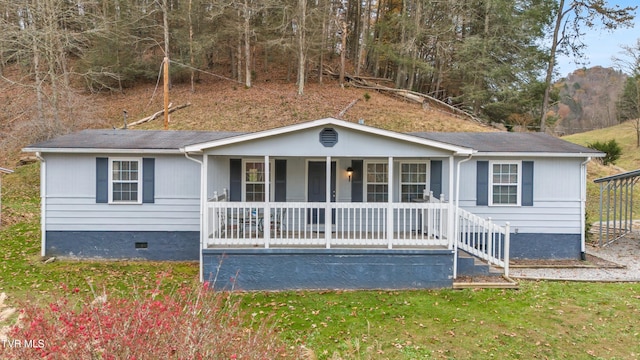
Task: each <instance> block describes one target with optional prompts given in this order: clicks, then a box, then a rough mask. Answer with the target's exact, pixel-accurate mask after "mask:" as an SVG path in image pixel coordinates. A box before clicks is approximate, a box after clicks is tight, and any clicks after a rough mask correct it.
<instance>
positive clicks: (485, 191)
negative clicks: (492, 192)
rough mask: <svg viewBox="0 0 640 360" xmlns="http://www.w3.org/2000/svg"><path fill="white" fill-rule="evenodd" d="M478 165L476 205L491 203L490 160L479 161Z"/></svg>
mask: <svg viewBox="0 0 640 360" xmlns="http://www.w3.org/2000/svg"><path fill="white" fill-rule="evenodd" d="M476 166H477V168H476V171H477V173H476V205H489V162H488V161H478V162H477V165H476ZM458 181H460V180H458Z"/></svg>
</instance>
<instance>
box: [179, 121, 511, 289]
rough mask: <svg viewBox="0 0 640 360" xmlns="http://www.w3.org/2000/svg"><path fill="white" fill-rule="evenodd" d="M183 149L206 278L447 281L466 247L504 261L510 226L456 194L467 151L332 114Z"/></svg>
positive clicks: (309, 282) (253, 285)
mask: <svg viewBox="0 0 640 360" xmlns="http://www.w3.org/2000/svg"><path fill="white" fill-rule="evenodd" d="M184 153H185V156H187V157H188V158H190V159H192V160H194V161H197V162H199V163H200V164H201V179H200V184H201V194H202V195H201V231H200V237H201V249H202V251H201V264H202V269H201V270H202V271H201V279H202V280H203V281H212V280H213V279H212V278H215V279H225V282H224V283H225V284H227V286H229V285H228V279H235V280H233V281H232V283H233V284H234V285H233V286H235V285H238V286H239V287H241V288H242V289H246V290H254V289H283V288H296V289H302V288H419V287H443V286H444V287H447V286H449V285H450V284H451V283H452V281H453V279H454V278H455V277H456V276H457V254H458V248H459V247H460V248H463V249H465V251H468V252H470V253H472V254H473V255H475V256H478V257H481V258H483V259H484V260H485V261H488V262H491V261H493V262H494V263H495V264H502V265H499V266H504V265H505V264H508V261H506V262H505V261H504V259H505V256H506V257H508V251H505V248H504V246H505V244H508V230H507V231H506V232H505V229H504V228H502V229H501V228H499V227H496V226H495V225H493V224H491V222H490V221H488V222H487V221H486V220H484V219H480V218H477V217H474V216H473V214H469V213H467V212H464V211H463V210H461V209H459V208H458V207H457V206H455V204H454V203H453V202H452V201H451V199H454V198H455V197H454V193H455V190H456V189H457V187H458V186H459V183H458V184H456V183H455V182H454V180H455V179H456V178H459V177H456V176H455V174H454V171H455V169H456V160H457V161H458V163H459V162H460V160H461V159H464V158H463V157H468V156H470V154H471V153H472V150H470V149H467V148H461V147H457V146H452V145H448V144H445V143H437V142H434V141H431V140H426V139H422V138H419V137H413V136H407V135H404V134H397V133H393V132H389V131H384V130H380V129H372V128H368V127H365V126H361V125H355V124H351V123H346V122H342V121H338V120H335V119H324V120H319V121H317V122H313V123H307V124H302V125H294V126H290V127H287V128H282V129H278V130H275V131H265V132H261V133H251V134H246V135H240V136H235V137H233V138H229V139H226V138H225V139H221V140H215V141H212V142H209V143H204V144H197V145H193V146H188V147H186V148H185V149H184ZM265 154H266V155H265ZM457 157H460V159H456V158H457ZM458 170H459V166H458ZM506 246H508V245H506ZM308 274H315V275H314V276H312V277H311V278H309V276H308ZM353 274H357V276H356V275H353ZM352 275H353V276H356V278H352ZM238 279H240V282H235V281H236V280H238ZM284 283H286V285H283V284H284Z"/></svg>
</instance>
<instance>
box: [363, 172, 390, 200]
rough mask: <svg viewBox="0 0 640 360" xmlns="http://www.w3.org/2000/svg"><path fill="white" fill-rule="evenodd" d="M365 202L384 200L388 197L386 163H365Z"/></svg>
mask: <svg viewBox="0 0 640 360" xmlns="http://www.w3.org/2000/svg"><path fill="white" fill-rule="evenodd" d="M366 179H367V187H366V188H367V202H386V201H387V199H388V198H389V171H388V164H387V163H367V177H366Z"/></svg>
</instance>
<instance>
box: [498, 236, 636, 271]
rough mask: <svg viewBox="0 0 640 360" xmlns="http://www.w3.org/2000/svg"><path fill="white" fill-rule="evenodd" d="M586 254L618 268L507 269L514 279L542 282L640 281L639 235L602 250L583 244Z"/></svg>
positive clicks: (620, 240)
mask: <svg viewBox="0 0 640 360" xmlns="http://www.w3.org/2000/svg"><path fill="white" fill-rule="evenodd" d="M587 254H589V255H593V256H596V257H599V258H601V259H604V260H607V261H609V262H611V263H614V264H617V265H620V266H618V267H616V266H613V267H612V266H611V265H612V264H609V266H603V267H590V268H577V267H551V268H533V267H532V268H511V269H510V277H512V278H514V279H546V280H574V281H620V282H623V281H637V282H640V232H638V230H636V231H635V232H634V233H633V234H629V235H628V236H625V237H623V238H622V239H619V240H617V241H616V242H614V243H612V244H610V245H608V246H605V247H594V246H589V245H587Z"/></svg>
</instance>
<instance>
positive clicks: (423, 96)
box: [324, 70, 483, 124]
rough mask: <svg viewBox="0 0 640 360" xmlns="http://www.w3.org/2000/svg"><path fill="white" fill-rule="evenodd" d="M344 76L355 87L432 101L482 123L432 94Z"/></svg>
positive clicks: (408, 98)
mask: <svg viewBox="0 0 640 360" xmlns="http://www.w3.org/2000/svg"><path fill="white" fill-rule="evenodd" d="M324 73H325V74H327V75H329V76H332V77H334V78H336V77H338V74H336V73H334V72H332V71H331V70H324ZM344 78H345V79H346V80H348V81H349V83H350V84H351V85H352V86H353V87H357V88H360V89H369V90H376V91H379V92H383V93H389V94H391V95H395V96H399V97H401V98H403V99H406V100H410V101H414V102H416V103H419V104H422V105H423V106H424V104H425V103H426V102H432V103H436V104H438V105H439V106H442V107H444V108H446V109H448V110H449V111H451V112H452V113H454V114H455V115H459V116H463V117H465V118H469V119H471V120H473V121H476V122H478V123H481V124H482V123H483V121H482V120H480V119H479V118H477V117H475V116H474V115H472V114H469V113H468V112H466V111H464V110H460V109H458V108H457V107H455V106H452V105H449V104H447V103H446V102H444V101H442V100H439V99H436V98H434V97H432V96H429V95H426V94H423V93H419V92H417V91H411V90H406V89H396V88H390V87H387V86H383V85H380V84H377V83H376V84H375V85H371V84H370V83H369V82H367V80H366V79H371V78H363V77H359V76H354V75H348V74H345V76H344Z"/></svg>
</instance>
